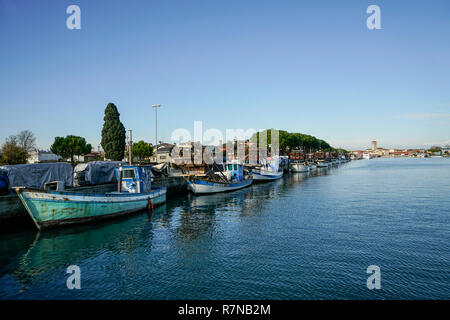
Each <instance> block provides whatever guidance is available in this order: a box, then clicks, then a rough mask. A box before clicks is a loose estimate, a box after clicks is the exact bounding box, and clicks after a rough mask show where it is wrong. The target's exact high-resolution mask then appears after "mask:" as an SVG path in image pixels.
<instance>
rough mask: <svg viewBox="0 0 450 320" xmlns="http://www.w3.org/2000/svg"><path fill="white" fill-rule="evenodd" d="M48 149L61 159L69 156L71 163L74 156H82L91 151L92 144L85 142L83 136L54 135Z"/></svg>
mask: <svg viewBox="0 0 450 320" xmlns="http://www.w3.org/2000/svg"><path fill="white" fill-rule="evenodd" d="M50 150H51V152H53V153H54V154H56V155H58V156H60V157H61V158H63V159H68V158H69V159H70V162H72V163H73V157H74V156H82V155H85V154H87V153H89V152H91V150H92V146H91V145H90V144H86V140H85V139H84V138H83V137H78V136H73V135H69V136H66V137H56V138H55V141H54V142H53V144H52V146H51V147H50Z"/></svg>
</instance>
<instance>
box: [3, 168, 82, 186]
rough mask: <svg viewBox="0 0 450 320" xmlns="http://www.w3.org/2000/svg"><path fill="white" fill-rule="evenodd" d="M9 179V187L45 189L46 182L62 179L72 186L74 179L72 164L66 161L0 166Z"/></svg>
mask: <svg viewBox="0 0 450 320" xmlns="http://www.w3.org/2000/svg"><path fill="white" fill-rule="evenodd" d="M0 171H4V172H6V174H7V175H8V179H9V189H12V188H14V187H29V188H38V189H43V188H44V184H45V183H46V182H51V181H62V182H63V183H64V186H66V187H71V186H72V181H73V173H72V172H73V170H72V166H71V165H70V164H68V163H64V162H56V163H30V164H14V165H6V166H0Z"/></svg>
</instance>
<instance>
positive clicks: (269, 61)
mask: <svg viewBox="0 0 450 320" xmlns="http://www.w3.org/2000/svg"><path fill="white" fill-rule="evenodd" d="M72 4H76V5H78V6H79V7H80V9H81V21H82V22H81V29H80V30H70V29H68V28H67V26H66V19H67V17H68V16H69V15H68V14H67V13H66V9H67V7H68V6H70V5H72ZM371 4H376V5H379V7H380V8H381V29H380V30H369V29H368V28H367V27H366V19H367V17H368V14H367V13H366V8H367V7H368V6H369V5H371ZM448 12H450V2H448V1H434V2H433V3H432V5H431V4H430V3H429V2H426V1H414V2H409V1H395V2H385V1H375V2H368V1H352V2H336V1H315V2H299V1H281V2H272V1H245V2H242V1H227V2H200V1H195V0H192V1H171V2H170V3H166V2H163V1H134V2H127V1H115V2H110V1H102V0H98V1H83V0H82V1H76V2H75V3H74V2H73V1H66V0H61V1H33V2H26V1H11V0H3V1H1V2H0V30H1V31H0V42H1V43H2V47H3V48H5V50H0V69H1V70H2V72H1V73H0V110H1V114H2V119H3V120H4V121H2V126H0V140H1V141H0V143H3V142H4V141H5V138H6V137H8V136H10V135H14V134H17V133H18V132H20V131H21V130H25V129H28V130H30V131H32V132H33V133H34V134H35V136H36V138H37V141H36V142H37V147H38V148H39V149H49V148H50V145H51V144H52V142H53V139H54V137H56V136H66V135H69V134H74V135H79V136H82V137H85V138H86V140H87V142H88V143H90V144H92V146H93V147H94V148H95V149H96V150H97V147H98V145H99V144H100V140H101V129H102V125H103V115H104V114H103V112H104V109H105V107H106V105H107V104H108V103H109V102H113V103H115V104H116V105H117V108H118V109H119V112H120V113H121V120H122V122H123V124H124V125H125V128H126V129H127V130H128V129H132V130H133V140H134V141H138V140H145V141H147V142H152V143H154V141H155V127H154V120H155V119H154V111H153V110H152V107H151V106H152V105H153V104H161V108H160V110H158V138H159V140H162V139H164V141H166V142H169V139H170V136H171V133H172V132H173V130H175V129H178V128H185V129H187V130H190V131H191V132H192V130H193V123H194V121H196V120H201V121H203V123H204V129H205V130H206V129H208V128H217V129H219V130H221V131H223V132H225V129H226V128H232V129H236V128H242V129H244V130H247V129H249V128H254V129H256V130H258V129H268V128H276V129H280V130H286V131H289V132H301V133H305V134H310V135H313V136H316V137H317V138H319V139H323V140H325V141H327V142H329V143H330V144H331V145H332V146H333V147H336V148H338V147H342V148H345V149H348V150H357V149H366V148H370V144H371V141H372V140H376V141H377V142H378V146H380V147H384V148H429V147H431V146H434V145H437V146H445V145H447V144H450V90H448V88H450V59H448V57H449V56H450V41H447V39H450V20H449V19H448Z"/></svg>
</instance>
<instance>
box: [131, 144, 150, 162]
mask: <svg viewBox="0 0 450 320" xmlns="http://www.w3.org/2000/svg"><path fill="white" fill-rule="evenodd" d="M152 154H153V147H152V146H151V145H150V144H148V143H147V142H145V141H144V140H141V141H139V142H135V143H133V155H135V156H136V157H138V158H139V160H143V159H144V158H145V157H150V156H151V155H152Z"/></svg>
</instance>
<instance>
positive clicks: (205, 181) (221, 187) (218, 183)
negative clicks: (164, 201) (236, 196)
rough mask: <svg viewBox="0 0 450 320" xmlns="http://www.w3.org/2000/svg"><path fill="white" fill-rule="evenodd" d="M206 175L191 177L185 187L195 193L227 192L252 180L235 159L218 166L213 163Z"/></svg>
mask: <svg viewBox="0 0 450 320" xmlns="http://www.w3.org/2000/svg"><path fill="white" fill-rule="evenodd" d="M214 168H215V169H216V170H215V171H214V170H213V169H211V170H210V171H209V172H208V176H206V177H191V178H190V179H189V180H187V181H186V186H187V188H188V189H189V190H190V191H192V192H193V193H195V194H207V193H218V192H228V191H234V190H238V189H242V188H245V187H248V186H250V185H251V184H252V182H253V177H252V175H248V174H246V173H245V172H244V166H243V165H242V164H240V163H238V162H237V161H232V162H230V163H227V164H225V165H224V166H223V168H220V167H219V166H218V165H215V166H214Z"/></svg>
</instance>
